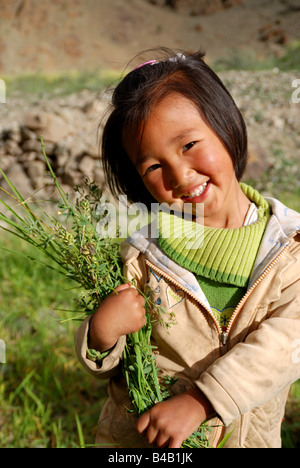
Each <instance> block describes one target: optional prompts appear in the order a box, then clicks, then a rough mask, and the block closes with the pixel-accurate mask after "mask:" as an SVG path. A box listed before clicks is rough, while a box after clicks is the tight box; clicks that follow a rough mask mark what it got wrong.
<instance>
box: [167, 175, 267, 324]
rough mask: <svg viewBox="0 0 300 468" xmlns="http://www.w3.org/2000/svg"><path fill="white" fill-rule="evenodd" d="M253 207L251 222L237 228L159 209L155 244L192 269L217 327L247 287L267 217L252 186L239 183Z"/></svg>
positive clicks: (224, 322) (226, 322) (264, 203)
mask: <svg viewBox="0 0 300 468" xmlns="http://www.w3.org/2000/svg"><path fill="white" fill-rule="evenodd" d="M240 186H241V188H242V190H243V192H244V193H245V195H246V196H247V197H248V199H249V200H250V201H252V202H253V203H255V205H256V206H257V215H258V219H257V221H256V222H255V223H253V224H250V225H248V226H243V227H241V228H237V229H217V228H211V227H208V226H202V225H199V224H196V223H194V222H192V221H189V220H184V219H182V218H181V217H179V216H176V215H174V214H170V213H167V212H165V211H161V212H159V215H158V233H159V238H158V243H159V245H160V247H161V248H162V249H163V250H164V251H165V252H166V254H167V255H168V256H169V257H171V258H172V260H174V261H175V262H177V263H178V264H179V265H181V266H183V267H184V268H186V269H188V270H190V271H191V272H193V273H194V274H195V276H196V278H197V280H198V282H199V284H200V286H201V288H202V290H203V292H204V294H205V295H206V297H207V299H208V302H209V304H210V306H211V308H212V311H213V313H214V315H215V317H216V318H217V320H218V321H219V323H220V325H221V327H222V328H223V329H226V327H227V325H228V322H229V320H230V317H231V315H232V313H233V311H234V309H235V308H236V306H237V304H238V303H239V301H240V300H241V299H242V297H243V295H244V294H245V292H246V290H247V285H248V282H249V278H250V275H251V271H252V269H253V266H254V262H255V259H256V256H257V253H258V249H259V246H260V243H261V240H262V237H263V234H264V231H265V228H266V225H267V222H268V220H269V217H270V208H269V205H268V203H267V202H266V200H265V199H264V198H263V197H262V196H261V195H260V194H259V193H258V192H257V191H256V190H254V189H253V188H252V187H250V186H248V185H246V184H242V183H241V184H240Z"/></svg>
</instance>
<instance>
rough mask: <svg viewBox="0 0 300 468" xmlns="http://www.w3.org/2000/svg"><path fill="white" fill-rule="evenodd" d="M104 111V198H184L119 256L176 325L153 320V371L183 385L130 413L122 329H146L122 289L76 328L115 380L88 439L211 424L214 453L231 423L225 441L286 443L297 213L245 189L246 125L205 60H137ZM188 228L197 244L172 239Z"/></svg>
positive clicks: (153, 440) (185, 430)
mask: <svg viewBox="0 0 300 468" xmlns="http://www.w3.org/2000/svg"><path fill="white" fill-rule="evenodd" d="M112 104H113V107H112V112H111V114H110V116H109V118H108V120H107V122H106V125H105V128H104V133H103V144H102V154H103V163H104V169H105V173H106V177H107V181H108V183H109V186H110V189H111V191H112V193H113V194H114V195H115V196H118V195H119V194H126V195H127V197H128V198H129V200H130V201H132V202H142V203H144V204H146V205H147V206H148V207H149V208H150V207H151V204H152V203H154V202H156V203H157V202H158V203H164V204H168V205H173V204H174V203H175V204H176V205H177V206H179V208H181V209H182V210H184V208H185V206H186V205H187V204H189V206H191V207H192V220H186V219H182V217H181V216H178V213H172V212H171V211H169V212H168V211H167V210H162V211H160V212H159V213H158V214H157V217H156V219H155V225H156V228H157V233H158V235H157V236H155V237H154V236H152V238H151V236H150V235H149V233H148V229H142V230H140V231H139V232H137V233H135V234H133V235H132V236H131V237H130V238H129V239H127V240H126V241H125V242H124V243H123V245H122V248H121V253H122V257H123V261H124V269H125V275H126V276H127V277H128V279H129V280H130V279H132V278H135V280H136V282H137V286H138V289H139V290H143V291H149V290H150V291H151V292H152V297H153V301H154V303H156V304H159V305H161V306H162V307H163V308H164V309H165V311H166V315H165V317H168V314H170V315H171V316H172V317H174V316H175V317H176V322H177V323H176V324H172V325H171V326H170V328H169V331H168V333H167V332H166V330H165V327H164V326H163V325H162V323H161V321H159V320H156V321H154V323H153V332H152V344H153V345H155V346H156V347H157V365H158V368H159V369H160V370H161V376H162V377H163V376H164V375H168V376H172V377H176V378H177V381H176V383H175V384H174V385H173V387H172V397H171V398H170V399H168V400H166V401H163V402H160V403H158V404H157V405H155V406H154V407H153V408H152V409H151V410H150V411H148V412H146V413H145V414H143V415H142V416H141V417H139V418H137V417H136V415H134V414H132V413H129V412H128V411H127V408H128V406H129V400H128V395H127V390H126V385H125V382H124V379H123V377H122V373H121V370H120V362H121V359H122V353H123V349H124V345H125V341H126V335H127V334H128V333H132V332H135V331H137V330H139V329H140V328H141V327H142V326H143V325H144V324H145V317H144V312H145V311H144V308H143V304H144V300H143V298H142V296H141V295H140V294H139V293H138V291H137V289H135V288H133V287H130V285H129V284H125V285H122V286H120V287H118V288H117V291H118V294H115V293H114V294H111V295H110V296H109V297H108V298H107V299H106V300H105V301H104V302H103V303H102V304H101V306H100V307H99V309H98V310H97V311H96V312H95V314H94V315H93V316H92V319H90V318H87V319H86V320H85V322H84V323H83V324H82V325H81V327H80V329H79V330H78V332H77V335H76V349H77V353H78V356H79V359H80V361H81V362H82V364H83V365H84V367H85V368H86V369H87V370H88V371H89V372H91V373H92V374H93V375H96V376H97V377H99V378H103V379H110V380H109V398H108V401H107V403H106V404H105V406H104V408H103V410H102V413H101V417H100V420H99V424H98V430H97V437H96V442H97V443H99V444H102V446H108V447H109V446H112V445H115V446H121V447H144V446H148V447H155V446H158V447H169V448H176V447H180V446H181V444H182V442H183V441H184V440H185V439H186V438H187V437H188V436H190V435H191V434H192V433H193V431H194V430H196V429H197V427H198V426H199V425H200V424H201V422H203V421H204V420H205V419H206V418H211V424H212V426H213V427H214V430H213V431H212V432H211V435H210V437H211V444H212V445H213V446H215V445H217V443H218V441H219V440H220V438H222V437H223V436H224V435H225V434H226V433H227V432H231V431H232V430H233V429H234V431H233V433H232V435H231V437H230V438H229V440H228V442H227V446H228V447H280V445H281V441H280V429H281V421H282V417H283V415H284V407H285V402H286V398H287V395H288V391H289V386H290V384H291V383H292V382H294V381H295V380H297V379H298V378H299V376H300V365H299V359H297V354H295V352H296V351H297V349H295V347H296V346H297V343H299V338H300V295H299V291H300V269H299V265H300V244H299V242H300V236H299V229H300V215H299V214H298V213H296V212H294V211H292V210H290V209H288V208H286V207H285V206H283V205H282V204H281V203H280V202H279V201H277V200H275V199H271V198H269V199H265V198H263V197H262V196H261V195H260V194H259V193H258V192H257V191H255V190H254V189H252V188H251V187H249V186H247V185H245V184H242V183H240V180H241V177H242V175H243V172H244V169H245V165H246V160H247V135H246V129H245V124H244V121H243V118H242V116H241V114H240V112H239V110H238V109H237V107H236V105H235V103H234V101H233V100H232V97H231V96H230V95H229V93H228V92H227V90H226V89H225V88H224V86H223V84H222V83H221V81H220V79H219V78H218V77H217V76H216V75H215V73H214V72H213V71H212V70H211V69H210V68H209V67H208V66H207V65H206V64H205V62H204V60H203V54H202V53H200V52H199V53H196V54H190V55H188V54H186V55H183V54H178V55H175V56H174V54H173V53H170V54H169V55H167V56H164V59H161V60H152V61H151V62H147V63H145V64H143V65H141V66H139V67H138V68H136V69H134V70H133V71H131V72H130V73H129V74H128V75H127V76H125V78H124V79H123V80H122V81H121V82H120V84H119V85H118V86H117V87H116V89H115V91H114V94H113V99H112ZM200 205H201V206H203V207H204V217H203V219H202V218H201V217H200V216H199V210H198V208H199V206H200ZM201 223H202V224H201ZM183 225H184V227H185V228H186V230H184V231H182V226H183ZM170 226H171V227H172V228H171V229H170ZM192 228H193V229H192ZM189 230H190V231H193V233H196V236H194V238H193V239H192V241H191V237H190V236H189V235H186V236H185V235H181V236H180V235H177V234H178V233H182V232H189ZM153 314H154V315H155V311H153ZM90 348H93V349H94V350H96V351H98V352H99V356H100V357H99V360H98V361H92V360H89V358H88V356H89V352H88V351H89V349H90ZM103 352H105V353H104V355H105V357H104V358H101V353H103Z"/></svg>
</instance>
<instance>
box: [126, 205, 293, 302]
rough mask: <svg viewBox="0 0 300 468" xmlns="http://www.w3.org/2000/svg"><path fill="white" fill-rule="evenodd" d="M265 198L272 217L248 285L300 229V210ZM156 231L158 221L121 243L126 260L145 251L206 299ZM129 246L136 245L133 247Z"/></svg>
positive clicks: (153, 260) (145, 253)
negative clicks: (167, 251) (159, 243)
mask: <svg viewBox="0 0 300 468" xmlns="http://www.w3.org/2000/svg"><path fill="white" fill-rule="evenodd" d="M266 200H267V201H268V203H269V205H270V207H271V211H272V216H271V218H270V219H269V222H268V225H267V227H266V231H265V234H264V236H263V240H262V243H261V246H260V249H259V252H258V255H257V258H256V261H255V265H254V267H253V270H252V275H251V278H250V281H249V286H248V287H251V286H252V285H253V284H254V283H255V281H256V280H257V279H258V278H259V276H260V275H261V274H262V273H263V272H264V271H265V270H266V268H267V267H268V266H269V265H270V263H271V262H272V261H273V260H274V259H275V258H276V257H277V256H278V255H279V254H280V252H282V250H283V249H284V248H285V247H286V246H288V245H289V244H290V242H291V238H292V237H294V236H295V235H296V234H297V233H299V232H300V214H299V213H297V212H296V211H294V210H291V209H290V208H287V207H286V206H285V205H283V203H281V202H280V201H278V200H276V199H274V198H266ZM153 233H155V235H156V221H155V220H154V221H153V222H152V223H150V224H149V225H147V226H144V227H143V228H142V229H140V230H139V231H137V232H135V233H133V234H132V235H131V236H130V237H129V238H128V239H127V240H126V241H125V242H124V243H123V245H122V249H121V254H122V257H123V260H124V261H125V262H130V257H136V253H137V251H138V252H142V253H143V254H144V255H145V257H146V259H148V260H149V261H150V262H151V263H153V264H154V265H156V266H157V267H158V268H160V269H161V270H163V271H164V272H165V273H167V274H168V275H170V276H172V277H173V278H174V279H175V280H176V281H178V282H179V283H180V284H182V285H183V286H184V287H185V288H187V289H188V290H190V291H191V292H192V293H193V294H196V295H199V298H200V299H201V301H202V302H207V300H206V298H205V296H204V294H203V292H202V290H201V288H200V287H199V284H198V282H197V280H196V278H195V276H194V275H193V273H191V272H189V271H188V270H186V269H185V268H183V267H181V266H180V265H178V264H177V263H175V262H174V261H173V260H171V259H170V258H169V257H168V256H167V255H166V254H165V253H164V252H163V251H162V249H161V248H160V247H159V246H158V243H157V239H156V238H155V237H153ZM130 246H132V247H134V250H132V248H130ZM134 252H135V253H134ZM208 307H209V306H208Z"/></svg>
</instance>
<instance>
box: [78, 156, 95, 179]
mask: <svg viewBox="0 0 300 468" xmlns="http://www.w3.org/2000/svg"><path fill="white" fill-rule="evenodd" d="M78 169H79V170H80V171H81V172H82V174H86V175H87V176H88V177H89V179H92V178H93V174H94V170H95V160H94V159H93V158H91V157H90V156H84V157H83V158H82V160H81V161H80V163H79V164H78Z"/></svg>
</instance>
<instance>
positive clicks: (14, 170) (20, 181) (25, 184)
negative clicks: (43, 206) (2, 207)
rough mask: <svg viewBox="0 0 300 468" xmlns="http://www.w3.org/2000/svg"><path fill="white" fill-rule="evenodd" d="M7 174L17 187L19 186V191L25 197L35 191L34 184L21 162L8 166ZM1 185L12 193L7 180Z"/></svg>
mask: <svg viewBox="0 0 300 468" xmlns="http://www.w3.org/2000/svg"><path fill="white" fill-rule="evenodd" d="M6 175H7V176H8V178H9V179H10V180H11V181H12V182H13V184H14V185H15V187H17V189H18V191H19V192H20V194H21V196H22V197H23V198H24V199H27V198H29V197H31V196H32V194H33V191H34V190H33V186H32V184H31V182H30V180H29V178H28V177H27V175H26V172H25V171H24V169H23V167H22V166H21V164H19V163H14V164H13V165H12V166H11V167H10V168H8V170H7V172H6ZM1 186H2V187H3V188H5V189H6V190H8V191H9V192H10V193H11V189H10V187H9V186H8V185H7V183H6V182H5V181H3V183H1Z"/></svg>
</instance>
